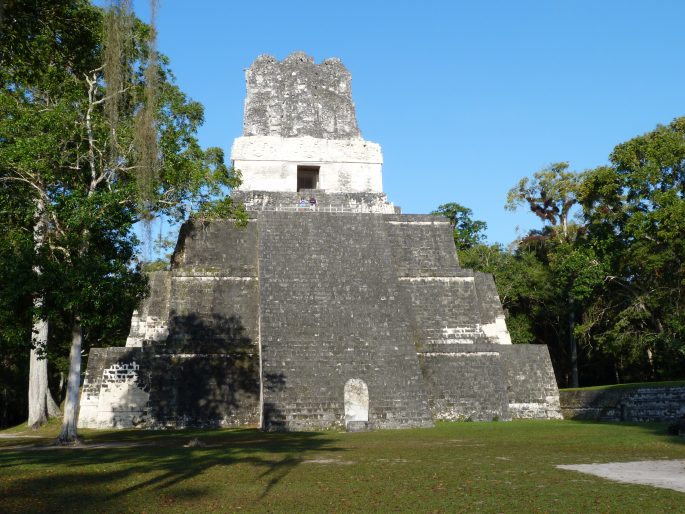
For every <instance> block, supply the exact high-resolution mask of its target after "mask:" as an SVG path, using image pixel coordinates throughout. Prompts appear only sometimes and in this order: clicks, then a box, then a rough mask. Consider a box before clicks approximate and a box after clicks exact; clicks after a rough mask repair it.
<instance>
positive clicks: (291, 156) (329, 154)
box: [231, 136, 383, 193]
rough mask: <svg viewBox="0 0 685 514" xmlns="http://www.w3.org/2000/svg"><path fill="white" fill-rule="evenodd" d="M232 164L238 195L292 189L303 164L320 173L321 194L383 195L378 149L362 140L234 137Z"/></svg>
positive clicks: (293, 189) (381, 160)
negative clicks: (236, 172) (238, 177)
mask: <svg viewBox="0 0 685 514" xmlns="http://www.w3.org/2000/svg"><path fill="white" fill-rule="evenodd" d="M274 155H277V156H278V159H274ZM231 160H232V161H233V166H234V168H236V169H237V170H240V172H241V176H242V183H241V184H240V190H242V191H297V167H298V165H308V166H316V167H317V168H318V169H319V176H318V182H319V184H318V186H317V187H319V188H321V189H325V190H326V191H329V192H351V193H363V192H376V193H382V192H383V181H382V167H383V156H382V154H381V148H380V146H379V145H378V144H376V143H372V142H369V141H364V140H362V139H354V140H332V139H316V138H313V137H296V138H286V137H277V136H250V137H239V138H236V140H235V141H234V143H233V148H232V150H231Z"/></svg>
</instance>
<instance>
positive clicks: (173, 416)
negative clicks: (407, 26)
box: [79, 53, 560, 430]
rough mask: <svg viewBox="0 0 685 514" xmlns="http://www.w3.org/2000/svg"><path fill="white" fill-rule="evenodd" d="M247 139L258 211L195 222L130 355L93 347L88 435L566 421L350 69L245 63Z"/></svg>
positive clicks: (251, 204)
mask: <svg viewBox="0 0 685 514" xmlns="http://www.w3.org/2000/svg"><path fill="white" fill-rule="evenodd" d="M246 75H247V98H246V101H245V116H244V128H243V135H242V136H241V137H238V138H237V139H236V140H235V142H234V144H233V149H232V159H233V163H234V166H235V168H237V169H239V170H241V172H242V177H243V183H242V185H241V187H240V189H239V190H236V191H233V192H232V196H233V197H234V199H235V200H236V201H238V202H242V203H243V204H244V205H245V206H246V209H247V210H248V212H249V221H248V223H247V227H237V226H236V225H235V224H234V223H233V222H232V221H231V220H225V221H213V222H202V223H200V222H197V221H195V222H193V221H188V222H186V223H185V224H184V225H183V227H182V229H181V231H180V235H179V239H178V243H177V246H176V251H175V253H174V255H173V258H172V262H171V269H170V271H164V272H157V273H151V274H150V286H151V295H150V297H149V298H148V299H147V300H146V301H145V302H144V303H143V305H141V306H140V308H139V309H138V310H137V311H136V313H135V314H134V316H133V320H132V323H131V332H130V336H129V339H128V342H127V345H126V347H124V348H100V349H98V348H96V349H93V350H91V352H90V356H89V360H88V368H87V371H86V378H85V382H84V385H83V391H82V396H81V406H80V415H79V424H80V426H81V427H93V428H110V427H131V426H138V427H148V428H156V427H185V426H260V427H262V428H264V429H266V430H318V429H327V428H342V429H347V430H369V429H374V428H404V427H428V426H431V425H432V424H433V421H434V420H440V419H446V420H474V421H476V420H492V419H499V420H507V419H512V418H559V417H560V411H559V395H558V390H557V386H556V382H555V380H554V372H553V370H552V366H551V363H550V359H549V354H548V351H547V348H546V347H545V346H538V345H512V344H511V340H510V338H509V334H508V332H507V327H506V324H505V320H504V313H503V311H502V306H501V303H500V300H499V297H498V296H497V290H496V288H495V283H494V281H493V278H492V276H490V275H487V274H483V273H478V272H474V271H472V270H469V269H464V268H461V267H460V266H459V263H458V261H457V256H456V252H455V249H454V243H453V240H452V232H451V227H450V224H449V222H448V220H446V219H444V218H440V217H435V216H426V215H404V214H400V209H399V208H398V207H395V206H394V205H393V204H392V203H390V202H388V199H387V197H386V195H385V194H384V193H383V188H382V175H381V171H382V164H383V158H382V154H381V149H380V146H379V145H378V144H376V143H372V142H369V141H365V140H364V139H362V137H361V134H360V132H359V128H358V126H357V120H356V115H355V109H354V104H353V102H352V95H351V88H350V82H351V77H350V73H349V72H348V71H347V69H346V68H345V67H344V66H343V65H342V63H341V62H340V61H339V60H337V59H327V60H325V61H323V62H322V63H321V64H316V63H314V62H313V60H312V59H311V58H310V57H308V56H306V55H305V54H302V53H294V54H292V55H290V56H289V57H287V58H286V59H284V60H283V61H280V62H279V61H277V60H276V59H274V58H273V57H270V56H260V57H258V58H257V59H256V60H255V62H254V63H253V64H252V66H251V67H250V68H249V69H248V70H247V73H246Z"/></svg>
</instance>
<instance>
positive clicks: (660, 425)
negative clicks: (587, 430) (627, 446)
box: [566, 419, 685, 445]
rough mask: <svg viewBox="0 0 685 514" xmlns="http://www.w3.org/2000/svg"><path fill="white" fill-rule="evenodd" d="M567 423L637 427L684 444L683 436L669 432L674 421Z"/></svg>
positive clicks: (568, 421) (663, 438) (675, 442)
mask: <svg viewBox="0 0 685 514" xmlns="http://www.w3.org/2000/svg"><path fill="white" fill-rule="evenodd" d="M566 422H567V423H578V424H579V425H600V426H601V425H606V426H613V427H626V428H627V427H632V428H636V429H639V430H640V431H641V432H645V433H648V434H650V435H653V436H655V437H659V438H660V439H662V440H663V441H665V442H669V443H674V444H681V445H685V436H680V435H675V434H671V433H669V427H670V426H671V425H673V424H674V423H675V421H644V422H637V421H597V420H580V419H570V420H566Z"/></svg>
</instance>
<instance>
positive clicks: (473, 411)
mask: <svg viewBox="0 0 685 514" xmlns="http://www.w3.org/2000/svg"><path fill="white" fill-rule="evenodd" d="M498 346H499V345H493V344H488V343H484V344H483V343H481V344H452V345H451V348H450V351H449V352H444V351H443V352H420V353H419V360H420V362H421V370H422V372H423V376H424V378H425V381H426V388H427V391H428V396H429V398H430V400H429V402H430V406H431V412H432V414H433V418H434V419H442V420H449V421H493V420H502V421H505V420H509V419H511V416H510V414H509V403H508V398H507V384H506V382H505V376H504V373H503V372H502V358H501V354H500V352H499V351H498V349H499V348H498Z"/></svg>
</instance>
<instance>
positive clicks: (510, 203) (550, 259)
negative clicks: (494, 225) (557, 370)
mask: <svg viewBox="0 0 685 514" xmlns="http://www.w3.org/2000/svg"><path fill="white" fill-rule="evenodd" d="M568 168H569V164H568V163H567V162H559V163H554V164H550V165H549V166H547V167H546V168H543V169H542V170H540V171H538V172H536V173H535V174H534V175H533V179H532V180H530V179H529V178H527V177H525V178H523V179H521V180H520V181H519V183H518V184H517V185H516V186H515V187H513V188H512V189H511V190H510V191H509V193H508V194H507V203H506V206H505V207H506V208H507V209H508V210H514V209H516V208H517V207H518V206H520V205H522V204H523V205H528V207H529V208H530V210H531V211H532V212H533V213H534V214H535V215H536V216H537V217H538V218H539V219H540V220H541V221H542V223H543V228H542V230H539V231H536V230H534V231H531V232H530V233H529V234H528V235H527V236H526V237H524V238H523V240H522V242H524V243H531V242H534V243H535V247H536V251H535V253H536V255H537V257H538V258H539V260H540V262H541V263H542V265H543V266H545V267H546V268H547V272H548V274H549V278H548V280H549V284H550V286H551V287H552V288H553V290H554V293H553V294H552V295H551V297H550V298H549V299H548V300H547V302H546V307H545V314H547V315H548V321H547V323H549V324H550V326H555V328H556V330H555V332H556V337H555V340H556V343H557V345H556V349H555V351H556V352H557V353H558V354H559V355H563V354H564V353H566V352H564V351H563V350H561V348H563V344H561V343H562V341H563V340H564V339H566V340H567V341H568V355H567V357H565V360H567V361H568V363H569V370H570V378H569V379H568V383H570V385H571V386H572V387H578V385H579V371H578V344H577V338H576V322H577V319H578V318H579V317H580V316H582V313H583V312H584V309H585V306H586V304H587V302H588V301H589V300H590V298H591V296H592V295H593V293H594V291H595V290H596V289H597V288H598V287H599V286H600V285H601V283H602V281H603V279H604V277H605V273H606V269H605V266H604V265H603V263H602V262H600V260H599V259H598V257H597V255H596V254H595V253H594V251H593V250H592V248H589V247H587V246H586V241H585V239H584V237H583V230H584V228H583V227H582V226H581V225H579V224H577V223H573V222H571V221H570V216H571V212H572V210H573V207H574V206H575V205H576V204H577V203H578V199H577V197H578V194H579V189H580V184H581V182H582V180H583V174H579V173H574V172H571V171H568ZM563 367H564V368H566V366H563Z"/></svg>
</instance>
